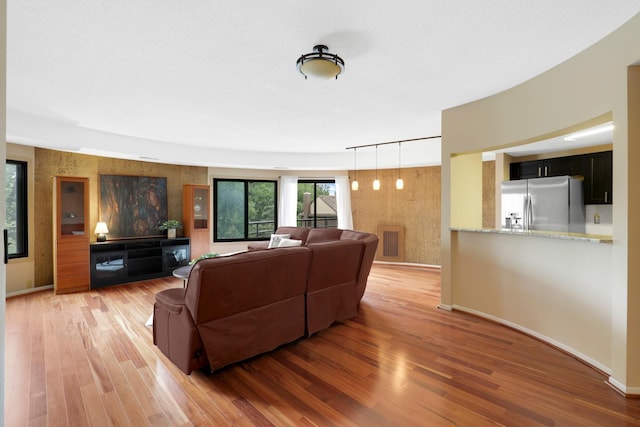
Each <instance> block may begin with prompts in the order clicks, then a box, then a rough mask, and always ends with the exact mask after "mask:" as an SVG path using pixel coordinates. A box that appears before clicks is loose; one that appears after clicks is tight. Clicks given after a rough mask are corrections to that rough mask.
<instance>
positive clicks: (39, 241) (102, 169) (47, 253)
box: [34, 148, 207, 286]
mask: <svg viewBox="0 0 640 427" xmlns="http://www.w3.org/2000/svg"><path fill="white" fill-rule="evenodd" d="M100 174H112V175H137V176H153V177H166V178H167V192H168V194H167V197H168V203H169V206H168V208H169V217H170V218H175V219H179V220H182V185H183V184H207V168H203V167H196V166H178V165H169V164H164V163H150V162H141V161H134V160H122V159H113V158H109V157H99V156H89V155H84V154H77V153H67V152H61V151H54V150H47V149H42V148H36V149H35V199H34V205H35V213H36V214H35V230H34V233H35V236H36V239H35V248H34V252H35V275H34V276H35V277H34V281H35V286H46V285H50V284H52V283H53V251H52V248H53V225H52V224H53V222H52V215H53V177H54V176H56V175H61V176H77V177H87V178H89V186H90V188H89V193H90V200H89V205H90V206H89V211H90V224H89V227H90V229H91V231H93V229H94V228H95V225H96V223H97V222H98V203H99V195H98V191H99V179H100ZM179 232H180V230H179ZM91 239H92V241H95V236H93V235H91Z"/></svg>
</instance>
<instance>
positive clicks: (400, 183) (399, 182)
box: [396, 142, 404, 190]
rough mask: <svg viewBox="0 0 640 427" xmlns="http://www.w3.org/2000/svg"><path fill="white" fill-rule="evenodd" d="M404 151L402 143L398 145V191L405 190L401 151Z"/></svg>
mask: <svg viewBox="0 0 640 427" xmlns="http://www.w3.org/2000/svg"><path fill="white" fill-rule="evenodd" d="M401 150H402V142H399V143H398V179H397V180H396V189H397V190H402V189H403V188H404V181H403V180H402V178H400V151H401Z"/></svg>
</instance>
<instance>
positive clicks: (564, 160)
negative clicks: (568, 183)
mask: <svg viewBox="0 0 640 427" xmlns="http://www.w3.org/2000/svg"><path fill="white" fill-rule="evenodd" d="M574 163H575V158H574V156H568V157H557V158H554V159H544V160H529V161H526V162H518V163H511V166H510V170H509V175H510V177H511V179H529V178H542V177H546V176H562V175H572V173H571V172H572V170H573V169H574Z"/></svg>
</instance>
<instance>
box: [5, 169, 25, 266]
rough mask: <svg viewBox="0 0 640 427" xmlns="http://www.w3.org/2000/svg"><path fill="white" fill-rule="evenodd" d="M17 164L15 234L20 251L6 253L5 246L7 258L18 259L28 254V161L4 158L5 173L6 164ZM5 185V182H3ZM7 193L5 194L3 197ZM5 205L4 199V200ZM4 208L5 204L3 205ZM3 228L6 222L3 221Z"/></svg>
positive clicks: (6, 216)
mask: <svg viewBox="0 0 640 427" xmlns="http://www.w3.org/2000/svg"><path fill="white" fill-rule="evenodd" d="M10 164H11V165H15V166H17V169H16V184H15V185H16V187H17V188H16V234H17V236H18V239H19V240H22V242H21V243H22V251H20V252H16V253H8V246H7V258H8V259H10V260H11V259H18V258H27V257H28V256H29V206H28V197H29V192H28V174H27V167H28V162H25V161H21V160H12V159H6V162H5V174H6V168H7V166H8V165H10ZM5 185H6V183H5ZM6 196H7V195H6V194H5V197H6ZM5 205H6V200H5ZM5 209H6V206H5ZM5 218H8V215H7V212H5ZM4 228H5V229H8V228H7V224H6V222H5V227H4Z"/></svg>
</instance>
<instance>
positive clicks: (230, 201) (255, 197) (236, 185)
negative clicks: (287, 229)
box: [213, 179, 278, 242]
mask: <svg viewBox="0 0 640 427" xmlns="http://www.w3.org/2000/svg"><path fill="white" fill-rule="evenodd" d="M277 188H278V186H277V182H276V181H248V180H233V179H214V180H213V193H214V194H213V197H214V207H213V209H214V216H215V234H214V241H216V242H224V241H236V240H261V239H268V238H269V237H270V236H271V233H273V232H275V230H276V225H277V223H278V218H277V212H278V209H277V200H278V190H277Z"/></svg>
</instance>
